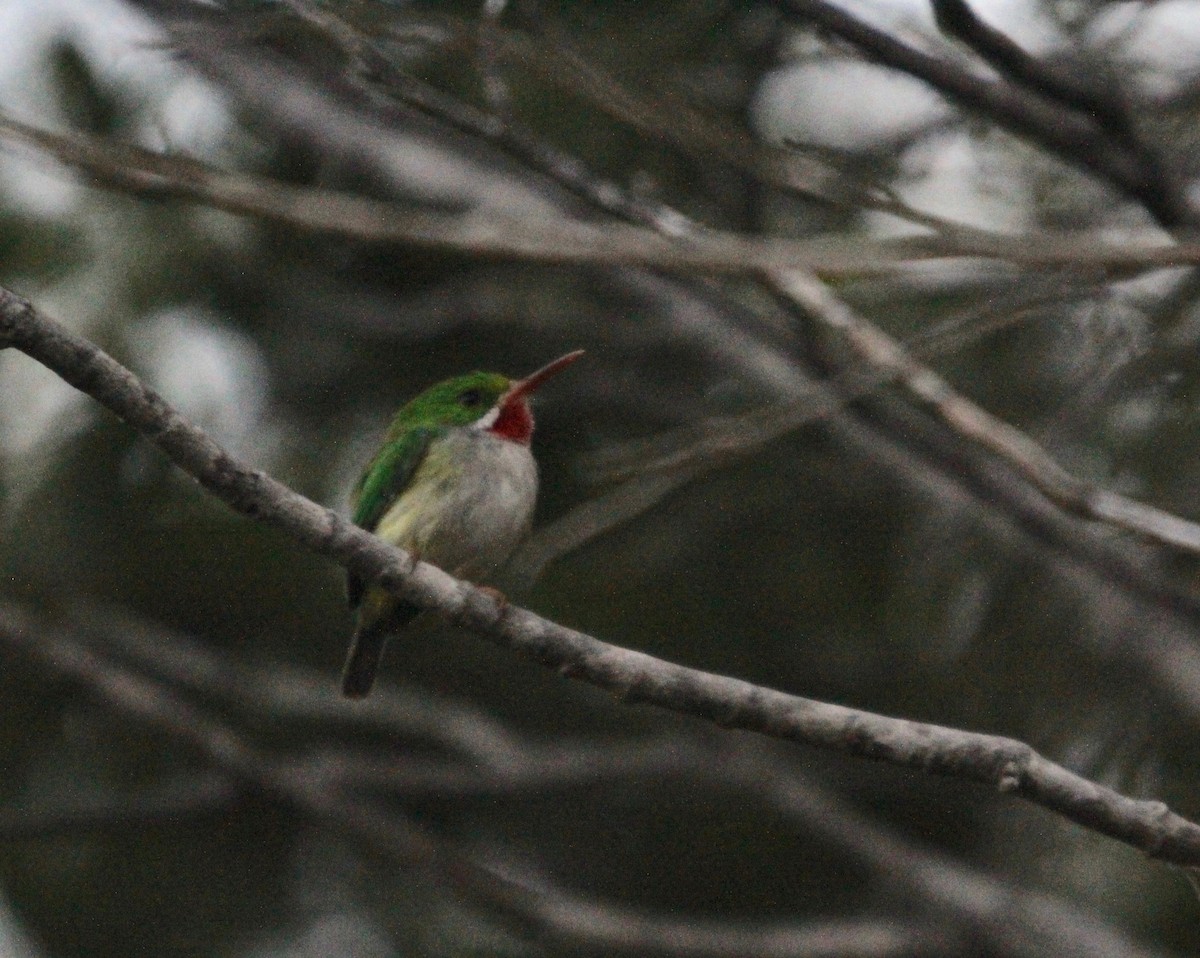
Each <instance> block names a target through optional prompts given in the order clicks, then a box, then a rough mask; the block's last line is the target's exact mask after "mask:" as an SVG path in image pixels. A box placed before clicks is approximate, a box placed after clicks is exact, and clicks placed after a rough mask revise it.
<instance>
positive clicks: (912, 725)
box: [0, 289, 1200, 866]
mask: <svg viewBox="0 0 1200 958" xmlns="http://www.w3.org/2000/svg"><path fill="white" fill-rule="evenodd" d="M0 344H7V345H9V346H11V347H14V348H16V349H18V350H20V351H21V352H23V353H25V354H27V355H28V356H30V357H31V358H32V359H35V360H37V361H38V362H40V363H42V364H43V365H44V366H46V367H47V368H49V369H50V370H51V371H53V372H54V373H56V374H57V375H58V376H60V377H61V378H62V379H63V380H65V381H66V382H68V383H69V384H71V385H72V386H74V387H76V388H77V389H79V390H81V391H83V392H85V393H87V394H88V395H90V396H91V397H92V398H94V399H95V400H97V401H98V402H100V403H101V404H102V405H104V406H105V407H107V408H108V409H109V410H111V411H112V412H114V413H116V414H117V415H118V416H119V417H121V418H122V419H123V420H125V421H126V422H127V423H129V425H131V426H132V427H133V428H134V429H136V430H137V431H138V432H140V433H141V434H142V435H143V436H145V437H146V438H147V439H148V440H149V441H150V442H152V443H153V444H154V445H156V446H157V447H158V448H159V449H160V450H161V451H162V452H164V453H165V454H166V455H167V456H168V457H169V458H170V459H171V461H172V462H174V463H175V464H176V465H177V466H179V467H180V468H181V469H183V470H184V471H185V472H187V473H188V474H189V475H191V476H192V477H193V478H194V479H196V480H197V481H198V482H199V483H200V485H201V486H203V487H204V488H205V489H206V490H207V491H208V492H209V493H210V494H212V495H213V496H215V497H216V498H218V499H220V500H221V501H222V502H224V503H225V504H226V505H228V506H229V507H230V508H232V509H234V510H235V511H237V512H240V513H242V514H243V515H246V516H249V517H250V518H253V519H256V520H258V521H260V522H264V523H266V524H268V525H270V526H272V527H274V528H276V529H279V530H280V531H282V532H284V533H286V534H287V535H289V536H290V537H291V538H293V539H295V540H296V541H297V542H298V543H300V544H301V545H302V546H304V547H305V548H307V549H309V550H311V551H313V552H315V553H318V554H320V555H323V556H326V557H328V558H330V559H333V560H334V561H336V562H338V563H339V564H341V565H343V566H345V567H346V568H348V569H350V570H352V571H353V572H354V573H355V574H357V575H359V576H361V577H362V578H363V579H365V580H368V581H370V580H377V581H378V582H379V584H380V585H381V586H383V587H384V588H386V589H387V590H388V591H390V592H392V593H393V594H394V595H396V596H397V597H399V598H402V599H404V600H405V601H407V602H411V603H413V604H414V605H417V606H419V607H421V608H423V609H432V610H436V611H437V612H438V613H439V614H440V615H441V616H442V617H443V618H445V619H446V620H447V621H449V622H451V623H454V624H456V625H461V626H463V627H465V628H467V629H469V630H470V631H472V632H475V633H476V634H478V635H480V636H482V637H485V638H487V639H488V640H490V641H492V642H493V643H494V644H496V645H499V646H501V647H503V648H508V649H511V650H513V651H515V652H517V653H519V654H521V655H523V656H525V657H527V658H531V659H533V660H535V661H537V662H540V663H541V664H543V665H545V666H547V667H550V668H554V669H556V670H558V671H559V672H560V673H561V674H562V675H564V676H567V677H570V678H576V679H579V680H582V681H586V682H589V683H590V684H592V685H595V686H597V687H599V688H602V689H606V690H608V691H610V692H612V693H613V694H614V695H615V696H617V698H618V699H620V700H622V701H625V702H631V703H647V704H652V705H655V706H658V707H661V708H666V709H670V710H672V711H676V712H680V713H682V714H686V715H692V716H695V717H698V718H703V719H706V720H709V721H712V722H715V723H717V724H718V725H722V726H725V727H729V728H740V729H746V730H748V731H753V732H758V733H760V734H763V735H769V736H772V737H775V738H780V739H786V740H789V741H792V742H797V743H802V744H806V745H811V746H814V747H817V748H823V749H829V750H833V751H837V752H841V753H842V754H846V755H851V756H856V757H860V758H870V759H874V760H877V761H883V762H887V763H889V764H893V765H898V766H903V767H906V768H912V769H916V770H920V771H924V772H930V773H935V774H941V775H948V776H951V777H954V778H960V779H964V780H968V781H975V782H981V783H985V784H989V785H991V786H993V787H995V788H997V789H998V790H1000V791H1001V792H1003V793H1005V794H1010V795H1014V796H1019V797H1021V798H1024V799H1026V800H1028V801H1030V802H1032V803H1034V804H1037V805H1040V806H1042V807H1044V808H1047V809H1050V810H1051V811H1054V812H1056V813H1058V814H1060V815H1062V816H1063V817H1065V818H1067V819H1070V820H1071V821H1074V822H1077V823H1078V824H1081V825H1083V826H1085V827H1087V828H1090V829H1092V830H1094V831H1097V832H1099V833H1101V834H1104V835H1107V836H1109V837H1111V838H1115V839H1117V840H1118V841H1121V842H1124V843H1126V844H1128V845H1131V846H1133V847H1134V848H1138V849H1141V850H1142V851H1144V852H1146V853H1147V854H1148V855H1151V856H1153V857H1157V858H1162V859H1164V860H1166V861H1170V862H1174V863H1177V864H1183V865H1192V866H1195V865H1200V826H1198V825H1196V824H1194V823H1192V822H1190V821H1188V820H1186V819H1184V818H1182V817H1180V816H1179V815H1176V814H1175V813H1173V812H1171V811H1170V810H1169V809H1168V808H1167V807H1166V806H1165V805H1163V804H1162V803H1161V802H1151V801H1139V800H1136V799H1132V798H1129V797H1127V796H1124V795H1121V794H1120V793H1118V792H1116V791H1113V790H1112V789H1109V788H1106V787H1104V786H1102V785H1099V784H1097V783H1095V782H1091V781H1089V780H1087V779H1085V778H1083V777H1082V776H1079V775H1076V774H1074V773H1073V772H1070V771H1068V770H1067V769H1065V768H1063V767H1062V766H1060V765H1057V764H1055V763H1054V762H1051V761H1050V760H1048V759H1046V758H1045V757H1043V756H1042V755H1039V754H1038V753H1037V752H1036V751H1034V750H1033V749H1032V748H1031V747H1030V746H1028V745H1026V744H1025V743H1023V742H1019V741H1016V740H1014V739H1009V738H1003V737H1000V736H994V735H983V734H979V733H973V732H964V731H960V730H957V729H951V728H945V727H942V726H937V725H927V724H924V723H921V722H913V721H908V720H905V719H897V718H890V717H887V716H882V715H876V714H873V713H870V712H864V711H861V710H857V709H851V708H846V707H843V706H840V705H833V704H829V703H824V702H818V701H814V700H812V699H805V698H801V697H799V696H794V695H788V694H786V693H783V692H778V691H775V690H773V689H768V688H764V687H762V686H757V685H753V684H751V683H749V682H744V681H741V680H739V679H734V678H731V677H728V676H723V675H716V674H713V673H708V672H702V671H700V670H698V669H691V668H687V667H685V666H681V665H676V664H674V663H671V662H666V661H664V660H661V659H656V658H654V657H652V656H649V655H646V654H644V653H641V652H635V651H633V650H631V649H624V648H621V647H619V646H614V645H609V644H607V643H605V642H601V641H600V640H598V639H595V638H592V637H591V636H589V635H586V634H584V633H582V632H578V631H575V630H574V629H570V628H567V627H565V626H562V625H559V624H557V623H554V622H551V621H549V620H547V619H544V618H541V617H540V616H538V615H535V614H534V613H532V612H530V611H528V610H526V609H521V608H518V607H516V606H512V605H504V604H501V603H499V602H497V601H496V600H495V598H494V597H493V596H491V595H489V594H487V593H486V592H483V591H480V590H479V589H477V588H476V587H474V586H473V585H471V584H470V583H467V582H463V581H460V580H458V579H455V578H453V577H452V576H449V575H447V574H446V573H445V572H442V571H441V570H440V569H438V568H436V567H434V566H431V565H428V564H426V563H423V562H418V561H416V559H415V558H414V557H413V556H411V555H409V554H408V553H406V552H404V551H403V550H400V549H395V548H393V547H391V546H389V545H387V544H386V543H384V542H383V541H382V540H380V539H377V538H376V537H375V536H372V535H370V534H369V533H367V532H365V531H363V530H362V529H359V528H357V527H355V526H352V525H350V524H349V523H348V522H346V520H345V519H343V518H342V517H341V516H339V515H338V514H337V513H335V512H334V511H332V510H330V509H326V508H323V507H321V506H319V505H317V504H316V503H314V502H312V501H310V500H309V499H306V498H304V497H303V496H301V495H299V494H298V493H296V492H294V491H292V490H291V489H289V488H288V487H287V486H285V485H284V484H283V483H281V482H279V481H278V480H276V479H273V478H272V477H270V476H268V475H267V474H265V473H263V472H261V471H258V470H255V469H252V468H250V467H248V466H246V465H245V464H243V463H241V462H239V461H237V460H236V459H234V458H233V457H232V456H230V455H229V453H227V452H226V451H225V450H224V449H222V448H221V447H220V446H219V445H218V444H217V443H216V442H214V441H213V440H212V439H211V438H210V437H209V436H208V435H207V434H206V433H204V432H203V431H202V430H201V429H199V428H198V427H196V426H195V425H193V424H192V423H190V422H188V421H187V420H186V419H184V418H183V416H181V415H180V414H179V413H178V412H176V411H175V410H174V409H172V408H171V407H170V406H169V405H168V404H167V403H166V401H165V400H164V399H163V398H162V397H161V396H159V395H158V394H157V393H155V392H154V391H153V390H151V389H149V388H147V387H146V386H145V385H143V384H142V383H141V382H140V381H139V380H138V379H137V377H136V376H134V374H133V373H131V372H130V371H129V370H128V369H126V368H125V367H123V366H121V365H120V364H119V363H118V362H116V360H114V359H113V358H112V357H111V356H108V355H107V354H105V353H104V352H103V351H102V350H100V349H99V348H98V347H97V346H95V345H94V344H92V343H90V342H88V341H87V340H85V339H82V338H81V337H78V336H76V335H74V334H73V333H71V332H70V331H69V330H67V329H66V328H65V327H63V326H62V325H60V324H59V323H57V322H55V321H54V320H51V319H49V318H48V317H46V316H43V315H41V314H40V313H39V312H38V311H37V310H36V309H35V308H34V307H33V306H32V305H31V304H30V303H29V302H28V301H26V300H24V299H22V298H21V297H19V296H17V295H16V294H15V293H12V292H10V291H8V290H6V289H0Z"/></svg>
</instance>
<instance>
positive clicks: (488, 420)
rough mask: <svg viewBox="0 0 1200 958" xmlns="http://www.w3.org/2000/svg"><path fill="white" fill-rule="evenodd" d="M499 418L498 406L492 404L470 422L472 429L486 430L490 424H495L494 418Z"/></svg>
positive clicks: (489, 427)
mask: <svg viewBox="0 0 1200 958" xmlns="http://www.w3.org/2000/svg"><path fill="white" fill-rule="evenodd" d="M499 418H500V407H499V406H493V407H492V408H491V409H489V410H488V411H487V412H485V413H484V414H483V415H482V416H480V417H479V418H478V419H476V420H475V422H473V423H472V424H471V428H472V429H478V430H479V431H480V432H487V431H488V430H489V429H491V428H492V426H494V425H496V420H497V419H499Z"/></svg>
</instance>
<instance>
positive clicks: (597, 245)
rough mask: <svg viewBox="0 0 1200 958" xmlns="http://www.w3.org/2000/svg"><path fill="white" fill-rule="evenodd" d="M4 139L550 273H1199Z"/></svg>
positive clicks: (965, 237)
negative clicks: (380, 189) (376, 194)
mask: <svg viewBox="0 0 1200 958" xmlns="http://www.w3.org/2000/svg"><path fill="white" fill-rule="evenodd" d="M0 136H4V137H6V138H8V139H9V140H13V141H19V142H22V143H25V144H28V145H31V146H35V147H37V148H38V149H41V150H44V151H46V152H48V153H51V154H52V155H53V156H55V157H56V158H57V159H59V160H61V161H62V162H64V163H68V164H70V165H73V166H76V167H79V168H80V169H84V170H86V171H88V173H89V174H91V175H92V176H94V177H96V178H97V179H98V180H99V181H100V182H101V183H102V184H104V185H107V186H110V187H115V188H119V189H123V190H127V191H129V192H132V193H137V194H142V195H148V196H167V197H176V198H180V199H186V200H191V201H196V202H202V203H204V204H206V205H209V206H212V207H215V208H217V209H221V210H225V211H226V212H230V213H235V214H238V215H253V216H258V217H262V218H264V219H267V220H271V221H275V222H280V223H286V224H288V225H291V226H294V227H297V228H299V229H303V230H310V231H318V232H329V233H336V234H341V235H346V236H353V237H356V238H358V239H364V240H375V241H393V242H402V243H408V244H411V245H414V246H420V247H427V248H432V249H446V250H456V251H460V252H465V253H470V254H472V255H477V256H479V255H483V256H505V257H512V258H517V259H524V260H532V261H537V262H544V263H608V264H623V265H643V266H654V267H660V268H663V269H670V270H684V271H701V272H712V273H724V274H740V275H754V274H757V273H761V272H763V271H767V272H775V271H780V270H787V269H803V270H808V271H810V272H813V273H818V274H821V275H825V276H861V275H866V274H871V273H887V272H890V271H892V270H895V269H896V268H898V267H899V266H902V265H904V264H906V263H914V262H922V261H930V260H956V259H994V260H1000V261H1003V262H1008V263H1014V264H1022V265H1026V266H1032V267H1039V268H1058V267H1079V268H1091V269H1095V268H1104V269H1121V270H1125V271H1129V272H1138V271H1144V270H1154V269H1160V268H1164V267H1171V266H1187V265H1196V264H1200V243H1196V242H1180V243H1163V242H1160V241H1156V240H1155V239H1153V238H1150V237H1144V238H1143V239H1141V240H1137V241H1135V240H1133V239H1131V240H1130V241H1127V242H1124V243H1120V244H1117V243H1101V242H1097V241H1096V237H1095V235H1094V234H1093V233H1042V234H1037V235H1028V236H1020V237H1016V236H1002V235H1000V234H995V233H984V232H982V231H977V230H971V231H966V230H961V231H957V232H956V233H955V234H954V235H953V236H911V237H903V238H898V239H887V240H870V239H863V238H856V237H851V238H845V237H823V238H819V239H813V240H793V239H787V238H780V237H769V238H759V237H754V236H746V235H743V234H739V233H726V232H720V231H716V230H708V231H704V232H702V233H697V234H692V235H688V236H687V238H686V239H680V238H678V237H675V236H669V235H663V234H661V233H658V232H654V231H652V230H649V229H644V228H641V227H637V226H629V225H625V224H620V223H604V224H600V223H585V222H580V221H577V220H569V219H566V218H563V217H544V218H540V219H535V220H530V219H524V218H514V217H512V216H510V215H508V214H507V213H504V212H500V211H496V210H491V209H485V210H475V211H472V212H468V213H465V214H455V213H438V212H433V211H429V210H425V211H420V212H416V211H413V210H412V209H411V208H406V207H402V206H399V205H397V204H393V203H388V202H384V201H380V200H373V199H368V198H365V197H359V196H354V195H351V194H347V193H339V192H336V191H334V190H324V189H314V188H308V187H295V186H288V185H285V184H282V183H274V182H270V181H266V180H262V179H258V178H255V177H252V176H247V175H245V174H239V173H231V172H228V171H223V170H218V169H216V168H214V167H211V166H209V165H207V164H204V163H201V162H199V161H196V160H191V159H185V158H182V157H171V156H163V155H161V154H157V153H152V152H149V151H147V150H142V149H139V148H137V147H133V146H126V145H122V144H113V143H110V142H106V141H104V140H101V139H98V138H95V137H89V136H85V135H82V134H78V133H71V134H57V133H50V132H47V131H45V130H39V129H37V128H35V127H31V126H29V125H27V124H24V123H20V122H19V121H16V120H13V119H9V118H3V117H0Z"/></svg>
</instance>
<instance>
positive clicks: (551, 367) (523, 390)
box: [504, 349, 583, 402]
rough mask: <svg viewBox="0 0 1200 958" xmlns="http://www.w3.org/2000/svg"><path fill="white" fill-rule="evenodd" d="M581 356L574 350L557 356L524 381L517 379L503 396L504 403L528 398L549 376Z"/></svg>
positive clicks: (580, 353)
mask: <svg viewBox="0 0 1200 958" xmlns="http://www.w3.org/2000/svg"><path fill="white" fill-rule="evenodd" d="M582 355H583V350H582V349H576V350H575V351H574V352H570V353H567V354H566V355H565V356H559V357H558V359H556V360H554V362H552V363H546V365H545V366H543V367H542V368H541V369H539V370H538V371H537V372H535V373H530V374H529V375H528V376H526V377H525V378H524V379H518V380H517V381H516V382H515V383H513V384H512V386H511V387H510V388H509V390H508V393H507V394H506V395H505V396H504V401H505V402H511V401H512V400H513V399H517V398H519V397H522V396H528V395H529V394H530V393H531V392H533V391H534V390H536V389H537V388H538V387H539V386H541V385H542V383H544V382H545V381H546V380H547V379H549V378H550V377H551V376H556V375H558V374H559V373H560V372H562V371H563V370H564V369H566V368H567V367H568V366H570V365H571V364H572V363H573V362H575V360H577V359H578V358H579V357H580V356H582Z"/></svg>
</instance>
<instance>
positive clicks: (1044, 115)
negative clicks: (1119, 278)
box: [780, 0, 1198, 228]
mask: <svg viewBox="0 0 1200 958" xmlns="http://www.w3.org/2000/svg"><path fill="white" fill-rule="evenodd" d="M780 2H781V5H782V6H783V8H784V9H785V10H787V11H789V12H790V13H792V14H793V15H795V16H796V17H798V18H800V19H803V20H805V21H807V22H809V23H812V24H814V25H815V26H816V27H817V28H819V29H820V30H823V31H825V32H826V33H829V34H831V35H833V36H835V37H837V38H839V39H841V40H843V41H845V42H847V43H849V44H851V45H852V46H853V47H854V48H855V49H857V50H858V51H859V52H860V53H861V54H862V55H863V56H865V57H867V58H868V59H871V60H874V61H875V62H877V63H880V64H882V65H884V66H887V67H891V68H892V69H895V70H900V71H902V72H904V73H907V74H909V75H910V76H913V77H916V78H917V79H919V80H923V81H924V82H926V83H928V84H929V85H930V86H931V87H933V88H934V89H935V90H937V91H938V92H939V93H941V94H942V95H943V96H945V97H946V98H948V99H949V100H951V101H953V102H955V103H958V104H959V105H960V106H962V107H965V108H966V109H969V110H973V111H976V112H978V113H981V114H983V115H984V116H986V117H988V118H989V119H991V120H993V121H994V122H996V123H997V124H999V125H1000V126H1003V127H1004V128H1006V129H1008V130H1009V131H1011V132H1013V133H1015V134H1017V135H1018V136H1022V137H1025V138H1027V139H1029V140H1031V141H1032V142H1034V143H1036V144H1038V145H1039V146H1041V147H1043V148H1044V149H1046V150H1049V151H1050V152H1051V153H1053V154H1055V155H1056V156H1058V157H1059V158H1060V159H1062V160H1064V161H1066V162H1068V163H1072V164H1076V165H1080V166H1083V167H1084V168H1085V169H1088V170H1090V171H1092V172H1093V173H1094V174H1096V175H1097V176H1099V177H1100V178H1101V179H1103V180H1106V181H1107V182H1108V183H1110V184H1111V185H1113V186H1114V187H1116V188H1117V189H1118V190H1120V191H1121V192H1122V193H1124V194H1125V195H1127V196H1129V197H1131V198H1133V199H1135V200H1137V201H1138V202H1139V203H1141V204H1142V205H1143V206H1144V207H1145V208H1146V210H1148V211H1149V213H1150V214H1151V215H1152V216H1153V217H1154V218H1155V219H1156V220H1157V221H1158V222H1159V223H1160V224H1162V225H1163V226H1165V227H1167V228H1178V227H1183V226H1189V225H1195V224H1196V223H1197V221H1198V216H1197V211H1196V210H1195V209H1193V208H1192V206H1191V204H1190V203H1189V202H1188V199H1187V196H1186V194H1185V193H1184V192H1183V191H1182V190H1180V189H1176V188H1173V184H1171V183H1169V182H1167V178H1166V177H1165V176H1162V175H1160V173H1159V171H1158V170H1156V169H1154V168H1153V167H1149V168H1148V166H1147V164H1146V157H1145V156H1144V155H1142V152H1133V151H1130V150H1129V149H1127V148H1126V144H1125V143H1124V142H1119V141H1114V140H1113V139H1112V138H1110V137H1109V136H1108V134H1107V131H1106V130H1105V129H1103V128H1102V127H1099V126H1097V125H1096V124H1095V123H1093V122H1092V121H1091V119H1090V118H1089V117H1087V116H1085V115H1083V114H1081V113H1079V112H1077V111H1075V110H1074V109H1071V108H1068V107H1067V106H1066V105H1064V104H1062V103H1059V102H1051V101H1047V100H1044V99H1042V98H1041V97H1039V96H1036V95H1034V94H1029V93H1026V92H1025V91H1023V90H1022V89H1020V88H1019V87H1014V86H1012V85H1010V84H1007V83H995V82H992V81H990V80H987V79H985V78H983V77H979V76H975V75H974V74H972V73H969V72H967V71H965V70H962V69H961V68H959V67H958V66H956V65H955V64H952V63H950V62H949V61H947V60H945V59H943V58H941V57H937V56H934V55H932V54H929V53H926V52H925V51H923V50H919V49H917V48H916V47H913V46H910V45H909V44H907V43H904V42H903V41H901V40H898V39H897V38H896V37H894V36H892V35H891V34H889V33H887V32H886V31H884V30H880V29H879V28H878V27H875V26H872V25H871V24H869V23H867V22H866V21H864V20H861V19H859V18H858V17H856V16H854V14H852V13H850V12H849V11H847V10H844V9H842V8H841V7H839V6H835V5H834V4H832V3H829V2H827V0H780Z"/></svg>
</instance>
